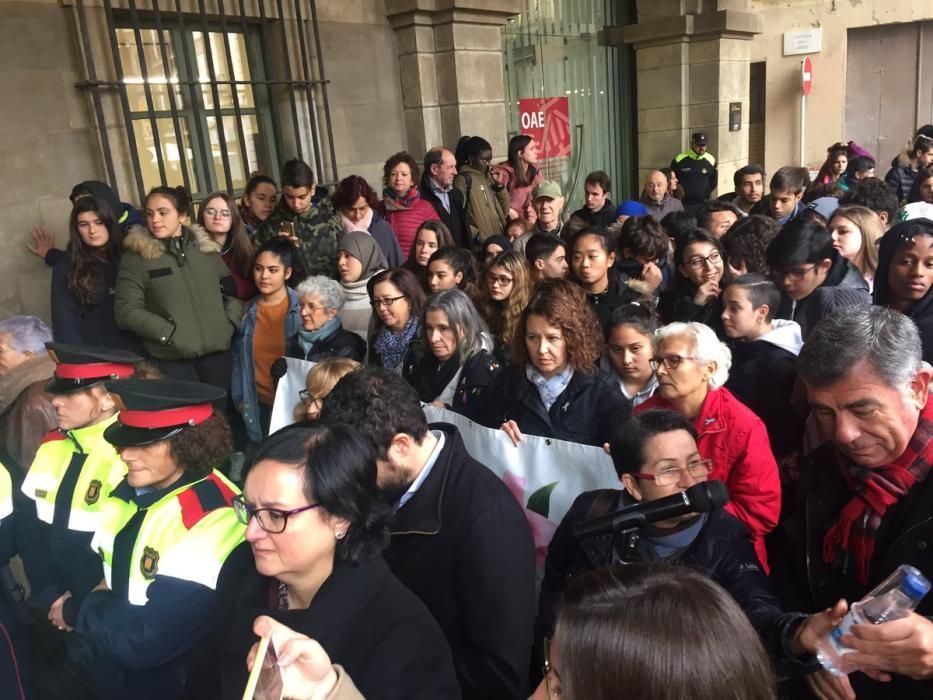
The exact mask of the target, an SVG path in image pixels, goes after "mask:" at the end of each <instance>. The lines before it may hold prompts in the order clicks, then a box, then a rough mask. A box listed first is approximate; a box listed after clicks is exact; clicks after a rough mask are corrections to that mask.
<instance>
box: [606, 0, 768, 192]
mask: <svg viewBox="0 0 933 700" xmlns="http://www.w3.org/2000/svg"><path fill="white" fill-rule="evenodd" d="M710 5H712V7H710ZM748 5H749V2H748V0H718V2H716V1H714V2H709V1H708V0H705V1H704V0H694V1H693V2H689V1H688V2H682V1H681V0H638V18H639V22H638V24H634V25H629V26H625V27H614V28H612V29H610V30H609V31H607V39H608V41H610V42H611V43H616V44H622V43H626V44H632V45H634V47H635V57H636V77H635V82H636V91H637V104H638V169H639V179H640V180H643V179H644V176H645V175H646V174H647V172H648V171H649V170H652V169H654V168H661V167H666V166H668V165H670V162H671V159H672V158H673V157H674V156H675V155H676V154H677V153H679V152H680V151H682V150H684V149H685V148H687V147H688V146H689V145H690V134H692V133H693V132H696V131H702V132H704V133H705V134H706V135H707V136H708V137H709V143H710V146H709V150H710V152H711V153H712V154H713V155H714V156H716V160H717V163H718V166H719V190H718V192H719V193H724V192H730V191H732V189H733V186H732V174H733V172H734V171H735V170H736V169H737V168H740V167H742V166H743V165H747V163H748V104H749V103H748V99H749V94H748V89H749V56H750V43H749V42H750V40H751V38H752V37H753V36H754V35H755V34H760V33H761V32H762V30H763V26H762V20H761V17H760V16H759V15H756V14H752V13H751V12H749V11H748V9H749V7H748ZM730 102H738V103H740V104H741V106H742V127H741V129H740V130H739V131H729V103H730Z"/></svg>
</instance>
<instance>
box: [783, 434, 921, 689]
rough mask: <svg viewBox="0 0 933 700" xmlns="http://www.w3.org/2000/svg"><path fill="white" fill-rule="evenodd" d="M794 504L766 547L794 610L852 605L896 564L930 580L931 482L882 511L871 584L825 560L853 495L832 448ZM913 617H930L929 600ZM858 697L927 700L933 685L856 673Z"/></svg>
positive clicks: (811, 460) (805, 472)
mask: <svg viewBox="0 0 933 700" xmlns="http://www.w3.org/2000/svg"><path fill="white" fill-rule="evenodd" d="M800 475H801V477H800V482H799V483H798V485H797V490H796V498H795V506H794V508H793V510H792V511H791V513H790V517H788V518H786V519H785V520H784V521H783V522H782V523H781V526H780V527H779V528H778V529H777V530H775V539H774V542H773V543H772V546H770V548H769V552H770V554H771V564H772V572H771V575H772V579H774V581H775V583H776V584H777V585H778V587H779V590H780V593H781V598H782V600H784V601H785V602H786V603H788V604H789V605H793V606H794V607H795V608H796V609H798V610H804V611H808V612H818V611H820V610H825V609H826V608H828V607H829V606H831V605H833V604H834V603H835V602H836V601H837V600H839V599H840V598H845V599H846V600H847V601H848V602H849V603H850V604H851V603H852V602H854V601H857V600H859V599H861V598H862V597H863V596H864V595H865V594H866V593H868V592H869V591H870V590H871V589H872V588H874V587H875V586H877V585H878V584H879V583H881V581H882V580H884V578H885V577H886V576H888V575H889V574H890V573H891V572H893V571H894V570H895V569H896V568H897V567H898V566H900V565H901V564H910V565H912V566H915V567H917V568H918V569H919V570H920V571H921V572H923V574H924V575H925V576H927V577H928V578H930V577H933V506H931V504H933V478H928V479H926V480H925V481H922V482H920V483H917V484H914V486H913V487H911V489H910V490H909V491H908V492H907V493H906V494H905V495H904V496H903V497H902V498H901V499H900V500H899V501H898V502H897V503H895V504H894V505H892V506H891V507H890V508H888V510H887V511H886V512H885V514H884V517H883V518H882V519H881V526H880V528H879V529H878V532H877V537H876V538H875V554H874V557H873V558H872V561H871V566H870V568H869V575H868V583H867V584H865V585H861V584H859V583H858V582H857V581H856V580H855V575H854V568H855V567H854V566H852V567H850V571H849V572H848V573H846V572H844V571H843V570H842V569H841V567H836V566H833V565H832V564H827V563H826V562H824V561H823V538H824V537H825V535H826V532H827V530H828V529H829V528H830V526H832V525H833V524H834V523H835V522H836V519H837V517H838V515H839V513H840V511H841V510H842V508H843V507H844V506H845V504H846V503H848V501H849V499H850V498H851V497H852V491H851V490H850V489H849V486H848V485H847V484H846V482H845V479H844V478H843V476H842V473H841V471H840V468H839V463H838V459H837V456H836V452H835V448H834V446H833V444H832V443H831V442H828V443H825V444H824V445H823V446H822V447H819V448H818V449H816V450H815V451H813V452H811V453H810V454H809V455H807V457H806V458H805V459H804V460H803V462H802V463H801V465H800ZM917 612H918V613H919V614H920V615H923V616H925V617H930V616H933V596H929V595H928V596H926V597H925V598H924V599H923V600H921V601H920V605H919V606H918V607H917ZM849 679H850V680H851V682H852V687H853V689H854V690H855V693H856V695H857V696H858V698H859V700H874V699H876V698H877V699H878V700H887V699H888V698H897V699H898V700H921V698H923V699H924V700H929V698H931V697H933V680H927V681H915V680H911V679H909V678H906V677H904V676H897V675H895V676H894V677H893V679H892V680H891V682H890V683H877V682H875V681H873V680H871V679H870V678H868V677H867V676H865V675H863V674H861V673H854V674H852V675H850V676H849Z"/></svg>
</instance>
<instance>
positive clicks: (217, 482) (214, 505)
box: [178, 474, 236, 530]
mask: <svg viewBox="0 0 933 700" xmlns="http://www.w3.org/2000/svg"><path fill="white" fill-rule="evenodd" d="M235 495H236V494H235V493H234V492H233V491H232V490H231V489H230V487H229V486H227V485H226V484H225V483H224V482H223V480H221V479H220V478H219V477H218V476H217V475H216V474H211V475H210V476H208V477H207V478H206V479H202V480H201V481H199V482H198V483H196V484H195V485H194V486H192V487H191V488H190V489H185V490H184V491H182V492H181V493H180V494H178V503H179V505H181V521H182V523H183V524H184V526H185V527H186V528H187V529H189V530H190V529H191V528H193V527H194V526H195V525H197V524H198V523H199V522H201V520H202V519H204V518H205V517H206V516H207V514H208V513H210V512H211V511H214V510H217V509H218V508H224V507H225V506H230V505H232V504H233V497H234V496H235Z"/></svg>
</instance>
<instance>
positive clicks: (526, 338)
mask: <svg viewBox="0 0 933 700" xmlns="http://www.w3.org/2000/svg"><path fill="white" fill-rule="evenodd" d="M602 345H603V338H602V333H601V332H600V328H599V321H598V320H597V319H596V314H595V312H594V311H593V309H592V308H591V307H590V305H589V304H587V303H586V295H585V294H584V293H583V290H582V289H580V287H579V285H577V284H574V283H573V282H570V281H568V280H559V279H550V280H545V281H544V282H542V283H541V284H539V285H538V288H537V290H536V292H535V295H534V297H533V298H532V299H531V301H530V302H529V304H528V306H527V308H526V309H525V310H524V312H523V313H522V315H521V319H520V320H519V323H518V326H517V327H516V329H515V335H514V336H513V338H512V364H511V365H510V366H509V367H507V368H506V369H505V371H503V373H502V376H501V378H500V380H499V381H497V382H496V384H495V387H494V389H493V390H492V391H491V392H489V398H488V401H486V404H487V406H488V409H487V411H486V414H485V416H484V417H483V418H482V419H481V422H482V423H483V424H484V425H486V426H488V427H490V428H501V429H502V430H503V431H504V432H505V433H506V434H507V435H508V436H509V437H510V438H511V440H512V442H513V443H514V444H516V445H518V444H519V443H520V442H521V440H522V436H523V435H525V434H527V435H540V436H541V437H550V438H556V439H558V440H567V441H568V442H579V443H582V444H584V445H597V446H602V445H604V444H605V443H606V442H607V441H608V440H609V434H610V430H611V428H612V426H613V424H614V422H616V421H624V420H626V419H627V418H628V417H629V414H630V413H631V410H632V409H631V404H630V403H629V402H628V400H627V399H626V398H625V397H624V396H623V395H622V391H621V390H620V389H619V383H618V382H617V381H616V380H615V379H613V378H612V377H611V376H610V375H609V374H608V373H606V372H604V371H602V370H601V369H598V368H597V366H596V364H597V362H598V361H599V356H600V353H601V352H602Z"/></svg>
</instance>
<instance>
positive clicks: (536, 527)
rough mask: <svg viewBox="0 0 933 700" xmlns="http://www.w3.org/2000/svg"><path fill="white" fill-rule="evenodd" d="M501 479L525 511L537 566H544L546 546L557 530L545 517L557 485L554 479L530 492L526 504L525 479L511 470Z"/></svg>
mask: <svg viewBox="0 0 933 700" xmlns="http://www.w3.org/2000/svg"><path fill="white" fill-rule="evenodd" d="M502 480H503V481H504V482H505V485H506V487H508V489H509V491H510V492H511V493H512V495H513V496H514V497H515V500H516V501H518V503H519V505H520V506H521V507H522V509H523V510H524V511H525V519H526V520H527V521H528V527H530V528H531V534H532V537H534V541H535V554H536V555H537V560H538V568H539V569H543V568H544V559H545V557H546V556H547V547H548V545H549V544H550V543H551V538H552V537H553V536H554V531H555V530H557V524H556V523H553V522H551V521H550V520H548V518H547V514H548V510H549V507H550V500H551V491H553V490H554V487H555V486H557V482H556V481H555V482H554V483H552V484H548V485H547V486H542V487H541V488H540V489H538V490H537V491H535V492H534V493H533V494H531V497H530V498H529V499H528V505H527V506H526V505H525V480H524V479H523V478H522V477H520V476H518V475H516V474H513V473H512V472H506V473H505V474H504V475H503V477H502Z"/></svg>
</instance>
